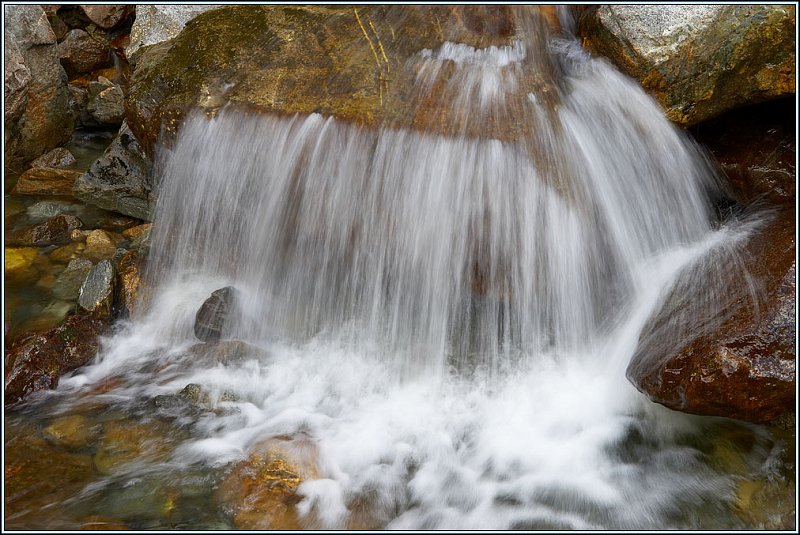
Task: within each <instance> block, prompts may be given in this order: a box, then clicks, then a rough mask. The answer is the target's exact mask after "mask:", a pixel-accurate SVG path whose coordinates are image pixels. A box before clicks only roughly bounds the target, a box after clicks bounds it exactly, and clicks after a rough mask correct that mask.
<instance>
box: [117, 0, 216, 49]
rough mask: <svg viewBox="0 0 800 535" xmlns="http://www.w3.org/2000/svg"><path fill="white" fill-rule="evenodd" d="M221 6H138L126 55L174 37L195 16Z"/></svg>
mask: <svg viewBox="0 0 800 535" xmlns="http://www.w3.org/2000/svg"><path fill="white" fill-rule="evenodd" d="M217 7H220V6H219V5H215V4H208V5H203V6H201V5H171V6H170V5H147V4H140V5H137V6H136V19H135V20H134V21H133V26H132V27H131V38H130V43H129V44H128V46H127V47H126V48H125V55H126V56H127V57H129V58H130V57H132V56H133V54H134V53H135V52H136V51H137V50H139V49H140V48H141V47H144V46H149V45H154V44H156V43H161V42H162V41H167V40H169V39H172V38H173V37H175V36H176V35H178V33H180V31H181V30H182V29H183V27H184V26H186V23H187V22H189V21H190V20H192V19H193V18H194V17H196V16H197V15H199V14H200V13H203V12H205V11H208V10H210V9H215V8H217Z"/></svg>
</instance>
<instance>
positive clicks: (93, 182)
mask: <svg viewBox="0 0 800 535" xmlns="http://www.w3.org/2000/svg"><path fill="white" fill-rule="evenodd" d="M151 175H152V163H151V161H150V159H149V158H148V157H147V156H146V155H145V154H144V153H143V152H142V149H141V148H140V146H139V142H138V141H137V139H136V137H135V136H134V135H133V133H132V132H131V131H130V129H129V128H128V127H127V125H126V124H124V123H123V125H122V127H121V128H120V130H119V133H118V134H117V137H116V138H114V141H112V142H111V145H109V147H108V148H107V149H106V151H105V152H104V153H103V155H102V156H101V157H100V158H98V159H97V160H96V161H95V162H94V163H93V164H92V165H91V167H90V168H89V171H87V172H86V174H84V175H83V176H81V177H78V179H77V180H76V181H75V187H74V189H73V193H74V195H75V196H76V197H77V198H79V199H81V200H82V201H84V202H87V203H89V204H93V205H95V206H99V207H100V208H103V209H104V210H110V211H112V212H119V213H121V214H125V215H129V216H132V217H135V218H137V219H144V220H149V219H150V217H151V214H152V210H153V206H154V204H155V197H154V195H153V194H152V186H151Z"/></svg>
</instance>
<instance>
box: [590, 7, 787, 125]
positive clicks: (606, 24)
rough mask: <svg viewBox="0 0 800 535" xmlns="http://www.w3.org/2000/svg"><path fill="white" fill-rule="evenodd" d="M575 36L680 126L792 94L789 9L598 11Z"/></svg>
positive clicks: (611, 8)
mask: <svg viewBox="0 0 800 535" xmlns="http://www.w3.org/2000/svg"><path fill="white" fill-rule="evenodd" d="M580 31H581V34H582V36H583V37H584V43H585V44H586V46H587V47H588V48H589V49H591V50H592V51H594V52H596V53H599V54H602V55H605V56H607V57H609V58H610V59H611V60H612V61H613V62H614V63H616V64H617V66H619V67H620V68H621V69H622V70H623V71H625V72H626V73H627V74H629V75H630V76H632V77H633V78H636V79H637V80H638V81H639V82H640V83H641V84H642V86H643V87H644V88H645V89H646V90H647V91H648V92H650V93H651V94H652V95H653V96H654V97H655V98H656V99H657V100H659V101H660V102H661V104H662V105H663V106H664V108H665V110H666V114H667V117H669V119H671V120H672V121H675V122H676V123H678V124H681V125H691V124H696V123H698V122H700V121H703V120H706V119H709V118H711V117H714V116H716V115H719V114H721V113H722V112H724V111H727V110H729V109H732V108H735V107H737V106H741V105H744V104H753V103H756V102H761V101H764V100H768V99H772V98H778V97H781V96H786V95H791V94H794V92H795V81H794V80H795V57H794V50H795V40H794V35H795V11H794V7H793V6H789V5H714V6H702V5H661V6H657V5H647V6H645V5H603V6H601V7H599V8H598V9H597V10H591V11H587V12H586V13H585V15H584V16H583V17H582V18H581V24H580Z"/></svg>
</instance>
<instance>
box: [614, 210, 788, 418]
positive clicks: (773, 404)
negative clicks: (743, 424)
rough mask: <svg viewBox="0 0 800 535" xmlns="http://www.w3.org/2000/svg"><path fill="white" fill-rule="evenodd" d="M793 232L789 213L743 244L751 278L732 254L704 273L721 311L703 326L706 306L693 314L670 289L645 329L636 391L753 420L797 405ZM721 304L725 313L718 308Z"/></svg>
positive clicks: (636, 363)
mask: <svg viewBox="0 0 800 535" xmlns="http://www.w3.org/2000/svg"><path fill="white" fill-rule="evenodd" d="M794 232H795V222H794V215H793V213H792V212H791V211H784V212H782V213H781V214H780V215H779V216H778V217H776V218H775V219H774V220H773V221H772V222H771V223H770V224H768V225H767V226H766V227H765V228H763V229H761V230H760V231H758V232H756V234H755V235H753V236H752V237H750V238H749V240H748V242H747V243H746V244H745V246H744V248H743V249H742V251H741V256H739V257H738V258H739V259H740V261H741V262H742V263H743V267H744V268H745V269H746V272H747V273H749V275H745V274H744V273H743V272H740V271H738V270H737V266H736V257H733V256H731V257H729V260H730V261H731V262H730V263H729V264H727V265H726V268H725V271H726V272H723V273H719V272H713V271H712V272H710V273H705V274H703V273H701V274H700V277H704V278H705V280H704V279H701V282H702V284H703V286H702V291H703V292H709V296H710V298H709V302H710V305H711V308H710V310H711V311H713V312H714V313H717V314H719V316H718V317H717V318H714V321H713V322H711V323H709V324H707V325H704V326H702V327H701V328H698V327H697V326H698V325H702V322H703V321H705V319H704V318H703V317H701V316H702V315H703V309H700V314H698V315H696V316H691V315H689V313H687V312H685V310H691V306H692V303H691V302H689V303H681V302H680V301H681V298H680V292H681V291H682V290H685V289H686V288H677V289H676V290H674V291H673V294H672V295H671V296H670V297H669V298H668V299H667V301H666V304H665V306H664V308H663V309H662V310H661V311H660V312H659V313H658V314H657V315H656V316H655V317H654V318H652V319H651V320H650V322H649V324H648V325H647V326H646V327H645V329H644V331H643V333H642V336H641V337H640V344H639V348H638V349H637V352H636V354H635V355H634V357H633V359H632V360H631V363H630V365H629V367H628V378H629V379H630V380H631V381H632V382H633V383H634V384H635V385H636V386H637V388H639V390H641V391H642V392H644V393H645V394H647V396H648V397H650V399H652V400H653V401H656V402H658V403H661V404H663V405H666V406H667V407H670V408H672V409H675V410H680V411H684V412H690V413H694V414H706V415H716V416H726V417H730V418H737V419H741V420H747V421H751V422H768V421H771V420H774V419H776V418H778V417H779V416H781V415H782V414H783V413H785V412H786V411H788V410H791V409H792V408H793V407H794V403H795V388H796V378H795V364H796V353H795V351H796V348H795V346H794V340H795V332H796V318H795V313H794V309H795V270H796V267H795V243H794ZM695 275H696V276H697V275H698V274H697V273H695ZM751 285H752V286H751ZM753 290H755V291H756V297H757V301H756V302H755V303H754V301H753V299H752V294H751V292H752V291H753ZM684 295H685V294H684ZM717 302H719V303H722V304H723V307H722V310H721V312H720V311H718V310H717V309H715V308H713V306H714V304H715V303H717ZM706 312H707V311H706ZM676 341H677V345H678V347H675V344H676Z"/></svg>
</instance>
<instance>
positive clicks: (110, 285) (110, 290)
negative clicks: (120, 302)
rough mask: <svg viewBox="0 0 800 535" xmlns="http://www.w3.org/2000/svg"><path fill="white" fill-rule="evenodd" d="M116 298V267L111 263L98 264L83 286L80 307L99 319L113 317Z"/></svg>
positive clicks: (106, 261)
mask: <svg viewBox="0 0 800 535" xmlns="http://www.w3.org/2000/svg"><path fill="white" fill-rule="evenodd" d="M113 298H114V266H112V265H111V261H109V260H103V261H102V262H98V263H97V265H95V266H94V267H93V268H92V269H91V270H90V271H89V274H88V275H87V276H86V280H85V281H84V282H83V285H81V289H80V294H79V296H78V305H80V307H81V308H82V309H83V310H86V311H88V312H92V313H93V314H95V315H97V316H98V317H101V318H103V317H108V316H110V315H111V306H112V301H113Z"/></svg>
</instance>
